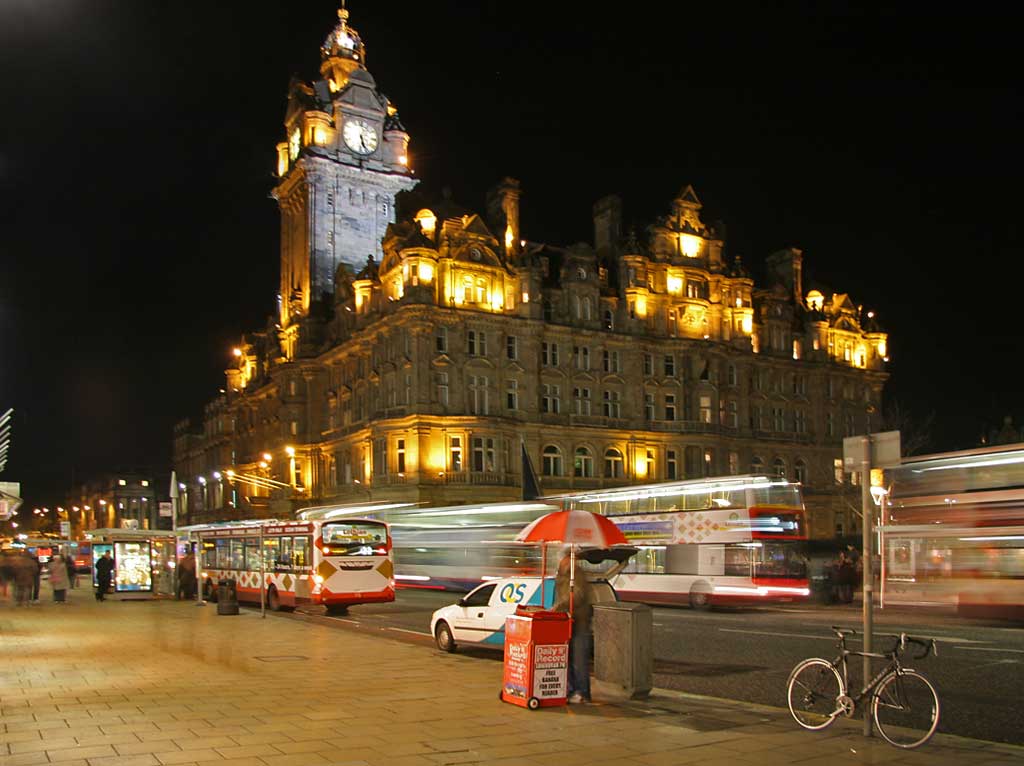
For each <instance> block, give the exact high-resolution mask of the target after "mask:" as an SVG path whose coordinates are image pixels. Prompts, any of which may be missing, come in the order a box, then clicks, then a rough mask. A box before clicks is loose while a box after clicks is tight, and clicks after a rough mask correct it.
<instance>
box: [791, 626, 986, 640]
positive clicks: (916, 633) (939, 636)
mask: <svg viewBox="0 0 1024 766" xmlns="http://www.w3.org/2000/svg"><path fill="white" fill-rule="evenodd" d="M804 627H805V628H813V627H815V626H814V625H813V624H811V623H804ZM879 627H887V626H878V625H876V626H875V632H874V636H875V638H879V637H888V638H898V637H899V635H900V634H899V633H889V632H886V631H884V630H878V628H879ZM901 632H904V633H906V634H907V635H912V636H915V637H921V638H924V637H925V634H926V635H927V637H928V638H934V639H938V640H942V641H944V642H947V643H950V644H991V643H992V642H991V641H980V640H978V639H976V638H960V637H959V636H947V635H945V634H943V633H932V632H931V631H924V632H923V633H922V632H919V631H901ZM859 637H860V633H858V634H857V635H856V636H852V638H855V639H856V638H859Z"/></svg>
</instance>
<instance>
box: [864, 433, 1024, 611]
mask: <svg viewBox="0 0 1024 766" xmlns="http://www.w3.org/2000/svg"><path fill="white" fill-rule="evenodd" d="M885 473H886V480H887V481H888V482H889V497H888V501H887V505H886V518H885V524H884V526H881V527H879V530H878V531H879V536H880V538H881V543H882V551H883V556H882V565H883V567H884V569H883V579H882V583H881V584H882V591H881V592H882V599H883V604H884V605H886V606H889V605H896V604H899V605H906V606H921V607H931V606H935V607H949V608H955V609H956V610H957V612H958V614H960V615H962V616H965V617H984V618H997V619H1010V620H1016V621H1022V620H1024V444H1007V445H1002V446H998V447H981V448H977V449H973V450H964V451H960V452H946V453H942V454H933V455H918V456H914V457H907V458H903V461H902V463H901V464H900V465H899V466H897V467H896V468H892V469H887V470H886V472H885Z"/></svg>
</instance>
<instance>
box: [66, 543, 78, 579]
mask: <svg viewBox="0 0 1024 766" xmlns="http://www.w3.org/2000/svg"><path fill="white" fill-rule="evenodd" d="M64 563H65V565H66V567H65V569H67V573H68V587H69V588H77V587H78V567H77V566H75V557H74V556H72V555H71V551H65V552H64Z"/></svg>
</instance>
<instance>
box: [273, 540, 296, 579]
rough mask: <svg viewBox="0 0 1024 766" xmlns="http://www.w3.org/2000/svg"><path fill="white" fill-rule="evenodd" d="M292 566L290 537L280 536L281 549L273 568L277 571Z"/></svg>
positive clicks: (285, 569)
mask: <svg viewBox="0 0 1024 766" xmlns="http://www.w3.org/2000/svg"><path fill="white" fill-rule="evenodd" d="M291 568H292V539H291V538H290V537H282V538H281V550H280V552H279V554H278V557H277V561H276V562H275V563H274V569H275V570H276V571H278V572H283V571H287V570H289V569H291Z"/></svg>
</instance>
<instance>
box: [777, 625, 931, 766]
mask: <svg viewBox="0 0 1024 766" xmlns="http://www.w3.org/2000/svg"><path fill="white" fill-rule="evenodd" d="M832 630H833V631H835V633H836V636H837V637H838V638H839V643H838V646H839V656H837V657H836V658H835V659H834V660H831V661H829V660H824V659H821V658H819V657H812V658H809V659H806V660H804V661H803V662H800V663H799V664H797V666H796V667H795V668H793V672H792V673H790V674H789V681H788V683H787V686H786V696H787V698H788V701H789V712H790V713H792V715H793V718H794V719H795V720H796V722H797V723H798V724H800V726H802V727H803V728H805V729H808V730H810V731H820V730H822V729H824V728H826V727H828V726H830V725H832V723H833V722H834V721H835V720H836V719H837V718H838V717H839V716H844V717H846V718H850V717H851V716H853V714H854V711H855V710H856V708H857V706H858V705H860V704H861V703H862V702H864V701H865V698H867V701H868V703H869V704H870V705H871V715H872V717H873V718H874V721H875V728H877V729H878V733H879V734H881V735H882V737H883V738H884V739H885V741H886V742H888V743H889V744H890V745H894V746H895V747H899V748H903V749H905V750H910V749H913V748H915V747H920V746H921V745H923V744H924V743H925V742H927V741H928V740H929V739H931V737H932V735H933V734H934V733H935V729H936V728H937V727H938V725H939V695H938V694H937V693H936V692H935V687H934V686H932V684H931V682H930V681H929V680H928V679H927V678H925V677H924V676H923V675H921V674H920V673H918V672H917V671H916V670H913V669H911V668H905V667H903V665H902V663H901V662H900V654H901V653H902V652H903V651H904V650H905V649H906V647H907V644H916V645H918V646H921V647H923V648H924V651H923V652H921V653H920V654H915V655H913V656H912V659H915V660H922V659H924V658H925V657H927V656H928V654H929V653H932V654H934V655H935V656H938V647H937V645H936V643H935V639H922V638H913V637H912V636H908V635H907V634H906V633H900V634H899V636H897V637H896V643H895V644H894V645H893V648H892V649H891V650H890V651H888V652H883V653H881V654H876V653H874V652H854V651H851V650H849V649H847V648H846V637H847V636H851V635H856V631H854V630H850V629H848V628H846V629H844V628H840V627H837V626H835V625H833V626H832ZM849 657H871V658H872V659H882V660H887V661H888V662H887V664H886V666H885V667H884V668H883V669H882V670H881V671H880V672H879V673H878V674H877V675H876V676H875V677H874V678H872V679H871V680H870V681H869V682H868V683H866V684H865V685H864V688H863V689H861V690H860V692H859V693H858V694H857V696H856V697H851V696H850V695H849V675H848V672H847V658H849Z"/></svg>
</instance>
